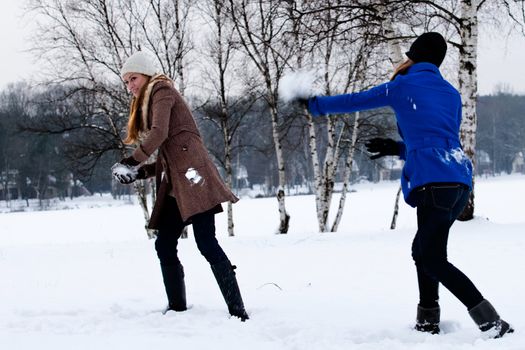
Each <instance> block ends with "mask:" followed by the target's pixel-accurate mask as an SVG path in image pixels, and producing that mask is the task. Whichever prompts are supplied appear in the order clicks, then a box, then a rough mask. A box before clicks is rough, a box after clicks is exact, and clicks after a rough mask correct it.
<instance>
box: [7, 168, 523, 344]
mask: <svg viewBox="0 0 525 350" xmlns="http://www.w3.org/2000/svg"><path fill="white" fill-rule="evenodd" d="M397 188H398V183H397V182H386V183H380V184H360V185H356V186H355V187H354V189H355V190H356V192H353V193H351V195H350V197H349V200H348V202H347V207H346V210H345V215H344V217H343V220H342V222H341V225H340V232H337V233H324V234H320V233H319V232H317V224H316V216H315V213H314V200H313V197H312V196H296V197H287V199H286V201H287V202H286V203H287V207H288V210H289V212H290V214H291V230H290V233H289V234H288V235H275V234H274V232H275V229H276V227H277V224H278V218H277V201H276V200H275V199H274V198H269V199H243V200H241V201H240V202H239V203H238V204H236V205H235V206H234V215H235V223H236V227H235V229H236V237H227V234H226V217H225V215H224V214H221V215H219V216H218V217H217V221H218V222H217V227H218V236H219V240H220V242H221V244H222V246H223V248H224V249H225V251H226V252H227V254H228V255H229V256H230V258H231V260H232V262H233V263H234V264H236V265H237V266H238V269H237V276H238V278H239V283H240V286H241V291H242V292H243V297H244V301H245V304H246V307H247V310H248V313H249V314H250V316H251V319H250V320H249V321H247V322H245V323H242V322H240V321H239V320H237V319H233V318H229V315H228V313H227V310H226V306H225V304H224V301H223V299H222V296H221V295H220V292H219V289H218V287H217V285H216V283H215V280H214V278H213V275H212V273H211V271H210V269H209V266H208V265H207V264H206V262H205V260H204V258H202V257H201V256H200V254H199V252H198V250H197V248H196V245H195V242H194V240H193V239H192V237H191V231H190V239H188V240H182V241H181V242H180V244H179V253H180V258H181V260H182V262H183V264H184V266H185V271H186V284H187V295H188V303H189V304H191V309H190V310H188V311H187V312H184V313H172V312H170V313H168V314H167V315H165V316H164V315H162V314H161V312H160V311H161V310H162V309H163V308H164V306H165V304H166V300H165V295H164V290H163V285H162V281H161V274H160V269H159V267H158V262H157V257H156V255H155V251H154V242H153V240H148V239H147V237H146V234H145V232H144V229H143V226H144V223H143V222H142V214H141V211H140V209H139V207H138V206H137V205H133V204H129V203H128V204H126V203H125V202H124V201H123V202H113V201H109V200H108V199H100V201H99V202H97V203H96V204H94V205H91V204H93V202H94V201H95V200H94V199H93V198H90V199H88V201H89V202H91V204H90V205H85V203H82V199H77V200H74V201H72V202H70V204H71V206H70V208H78V209H74V210H73V209H69V210H59V211H46V212H27V213H10V214H8V213H5V214H0V279H1V282H0V283H1V288H0V349H5V350H18V349H31V350H39V349H53V350H61V349H75V350H78V349H89V350H94V349H111V350H118V349H125V350H134V349H141V350H143V349H156V350H161V349H185V350H190V349H191V350H195V349H203V350H204V349H205V350H219V349H228V350H237V349H239V350H240V349H242V350H246V349H250V350H258V349H261V350H262V349H264V350H274V349H276V350H278V349H290V350H292V349H293V350H309V349H316V350H317V349H319V350H325V349H329V350H331V349H334V350H335V349H345V350H348V349H363V350H365V349H366V350H370V349H382V350H383V349H388V350H398V349H418V350H431V349H432V350H434V349H436V350H437V349H439V350H445V349H455V350H456V349H457V350H459V349H461V350H463V349H480V350H483V349H525V333H524V332H523V330H524V329H525V303H524V302H523V300H524V297H525V279H524V278H523V270H524V267H525V204H524V198H525V176H501V177H496V178H488V179H478V180H477V192H476V195H477V197H476V203H477V207H476V219H475V220H472V221H470V222H466V223H463V222H457V223H456V224H455V225H454V226H453V229H452V233H451V237H450V240H449V257H450V260H451V261H452V262H453V263H455V264H456V265H457V266H458V267H459V268H461V269H462V270H463V271H464V272H465V273H466V274H467V275H468V276H469V277H471V279H472V280H473V281H474V283H475V284H476V285H477V286H478V288H479V289H480V290H481V292H482V293H483V294H484V296H485V297H486V298H487V299H488V300H490V301H491V302H492V303H493V305H494V306H495V307H496V309H497V310H498V312H499V313H500V315H502V317H503V318H504V319H506V320H508V321H509V322H510V323H512V324H513V326H514V327H515V329H516V332H515V333H514V334H511V335H509V336H505V337H504V338H502V339H499V340H492V339H485V338H484V337H483V336H482V334H481V333H480V332H479V331H478V330H477V328H476V326H475V324H474V323H473V321H472V320H471V319H470V317H469V315H468V313H467V311H466V310H465V309H464V307H463V306H462V305H461V304H460V302H459V301H458V300H456V299H455V298H454V297H453V296H452V295H451V294H450V293H449V292H448V291H446V290H445V289H444V288H442V289H441V308H442V329H443V331H444V332H443V333H442V334H440V335H427V334H422V333H419V332H416V331H413V330H412V329H411V327H412V326H413V323H414V319H415V313H416V304H417V301H418V299H417V283H416V275H415V269H414V265H413V263H412V260H411V257H410V246H411V241H412V237H413V235H414V233H415V229H416V227H415V222H416V218H415V210H414V209H412V208H410V207H408V206H407V205H405V204H402V206H401V211H400V216H399V219H398V228H397V229H396V230H390V229H389V226H390V220H391V216H392V209H393V204H394V197H395V194H396V191H397ZM106 201H107V202H106ZM110 204H111V206H109V205H110ZM89 207H92V208H89Z"/></svg>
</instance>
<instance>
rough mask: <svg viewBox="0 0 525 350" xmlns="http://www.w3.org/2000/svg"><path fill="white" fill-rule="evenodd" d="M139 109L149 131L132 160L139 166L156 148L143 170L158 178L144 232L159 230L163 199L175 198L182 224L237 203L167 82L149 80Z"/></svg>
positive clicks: (183, 107)
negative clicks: (222, 206)
mask: <svg viewBox="0 0 525 350" xmlns="http://www.w3.org/2000/svg"><path fill="white" fill-rule="evenodd" d="M141 110H142V120H143V124H142V125H144V126H146V129H147V131H146V133H145V134H144V135H143V137H141V139H142V141H141V142H140V144H139V146H138V147H137V148H136V149H135V151H134V152H133V158H135V159H136V160H138V161H139V162H141V163H142V162H145V161H146V160H147V159H148V158H149V157H150V156H151V154H153V153H154V152H155V151H156V150H157V149H158V150H159V152H158V156H157V161H156V163H153V164H146V165H144V166H143V168H144V170H146V174H147V176H148V177H149V176H153V175H156V180H157V199H156V201H155V205H154V207H153V212H152V214H151V218H150V221H149V224H148V228H151V229H157V228H158V221H159V215H160V212H161V210H162V206H163V203H164V201H165V198H166V196H167V195H169V196H172V197H175V199H176V200H177V204H178V207H179V210H180V214H181V216H182V219H183V221H184V222H188V219H190V218H191V216H193V215H195V214H199V213H202V212H205V211H207V210H210V209H215V210H216V211H217V212H218V211H222V208H221V207H220V203H223V202H227V201H231V202H234V203H235V202H237V201H238V200H239V199H238V198H237V197H235V195H234V194H233V193H232V192H231V191H230V190H229V189H228V188H227V187H226V185H225V184H224V182H223V181H222V179H221V177H220V175H219V173H218V171H217V168H216V167H215V165H214V164H213V162H212V160H211V159H210V157H209V155H208V152H207V150H206V147H205V146H204V143H203V142H202V138H201V136H200V133H199V130H198V129H197V125H196V124H195V121H194V119H193V116H192V114H191V111H190V109H189V107H188V105H187V104H186V102H185V101H184V99H183V98H182V96H181V95H180V93H179V92H178V91H177V90H176V89H175V88H174V87H173V84H172V83H171V81H170V80H167V79H165V77H163V76H155V77H153V78H152V80H151V82H150V83H149V85H148V87H147V90H146V92H145V96H144V102H143V103H142V108H141Z"/></svg>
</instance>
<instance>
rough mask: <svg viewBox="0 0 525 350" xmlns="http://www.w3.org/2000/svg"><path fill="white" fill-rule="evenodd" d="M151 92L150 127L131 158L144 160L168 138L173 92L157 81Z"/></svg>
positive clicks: (173, 101)
mask: <svg viewBox="0 0 525 350" xmlns="http://www.w3.org/2000/svg"><path fill="white" fill-rule="evenodd" d="M158 85H159V87H158V88H154V90H153V91H152V93H151V111H150V113H151V129H150V131H149V133H148V136H147V137H146V139H145V140H144V141H143V142H142V143H141V144H140V145H139V146H138V147H137V148H136V149H135V151H134V152H133V158H135V159H136V160H138V161H139V162H141V163H142V162H144V161H145V160H147V159H148V158H149V156H150V155H151V154H152V153H153V152H155V150H156V149H157V148H159V147H160V145H162V143H163V142H164V141H165V140H166V139H167V138H168V133H169V123H170V116H171V109H172V107H173V106H174V104H175V94H174V93H173V91H172V89H170V88H169V86H167V85H163V84H162V83H158Z"/></svg>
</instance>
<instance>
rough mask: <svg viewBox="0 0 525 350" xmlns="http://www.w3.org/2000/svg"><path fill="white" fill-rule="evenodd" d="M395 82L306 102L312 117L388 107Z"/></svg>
mask: <svg viewBox="0 0 525 350" xmlns="http://www.w3.org/2000/svg"><path fill="white" fill-rule="evenodd" d="M394 86H395V82H388V83H384V84H381V85H378V86H376V87H374V88H372V89H370V90H366V91H362V92H356V93H352V94H343V95H336V96H316V97H313V98H311V99H310V100H309V101H308V110H309V111H310V113H311V114H312V115H313V116H319V115H326V114H340V113H352V112H357V111H362V110H367V109H373V108H379V107H385V106H389V105H390V100H391V97H390V96H391V95H392V89H393V88H394Z"/></svg>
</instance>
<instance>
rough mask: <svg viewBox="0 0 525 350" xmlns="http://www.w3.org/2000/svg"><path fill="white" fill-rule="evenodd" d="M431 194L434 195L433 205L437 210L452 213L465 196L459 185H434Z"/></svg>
mask: <svg viewBox="0 0 525 350" xmlns="http://www.w3.org/2000/svg"><path fill="white" fill-rule="evenodd" d="M430 193H431V195H432V204H433V206H434V207H435V208H437V209H441V210H446V211H450V210H452V209H453V208H454V207H455V206H456V204H457V203H458V200H459V199H460V197H461V195H462V194H463V188H462V186H461V185H459V184H457V185H456V184H453V185H434V186H430Z"/></svg>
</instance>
